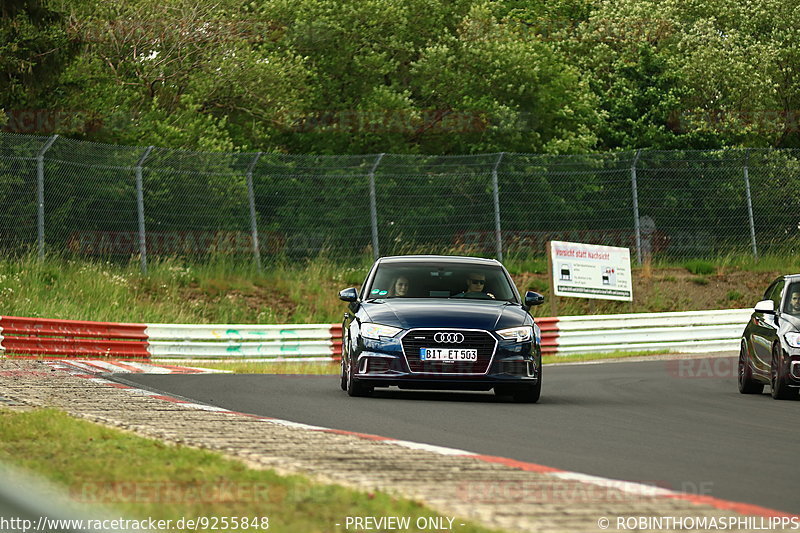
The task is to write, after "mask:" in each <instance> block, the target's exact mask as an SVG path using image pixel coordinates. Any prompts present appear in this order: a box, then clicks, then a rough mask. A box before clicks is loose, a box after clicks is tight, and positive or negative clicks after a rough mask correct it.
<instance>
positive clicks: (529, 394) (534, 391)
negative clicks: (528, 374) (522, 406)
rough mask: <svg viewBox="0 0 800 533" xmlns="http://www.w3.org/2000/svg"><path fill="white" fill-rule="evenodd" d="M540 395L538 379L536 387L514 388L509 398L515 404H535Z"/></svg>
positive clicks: (540, 383) (540, 389) (540, 382)
mask: <svg viewBox="0 0 800 533" xmlns="http://www.w3.org/2000/svg"><path fill="white" fill-rule="evenodd" d="M541 395H542V380H541V379H539V381H538V382H536V385H525V386H520V387H516V388H515V389H514V391H513V392H512V393H511V397H512V398H513V399H514V401H515V402H517V403H536V402H538V401H539V396H541Z"/></svg>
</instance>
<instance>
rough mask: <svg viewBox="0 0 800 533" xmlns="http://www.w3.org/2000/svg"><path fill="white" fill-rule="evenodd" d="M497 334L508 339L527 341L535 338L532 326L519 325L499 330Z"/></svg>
mask: <svg viewBox="0 0 800 533" xmlns="http://www.w3.org/2000/svg"><path fill="white" fill-rule="evenodd" d="M497 334H498V335H500V336H501V337H503V338H504V339H506V340H508V341H517V342H527V341H529V340H531V338H533V328H532V327H530V326H519V327H516V328H508V329H501V330H498V331H497Z"/></svg>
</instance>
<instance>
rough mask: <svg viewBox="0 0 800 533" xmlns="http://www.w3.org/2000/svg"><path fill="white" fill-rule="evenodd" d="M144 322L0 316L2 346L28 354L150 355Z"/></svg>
mask: <svg viewBox="0 0 800 533" xmlns="http://www.w3.org/2000/svg"><path fill="white" fill-rule="evenodd" d="M146 327H147V326H146V325H145V324H120V323H114V322H88V321H83V320H57V319H49V318H25V317H16V316H3V317H0V328H2V334H3V337H4V338H3V341H2V342H3V347H4V348H5V350H6V351H8V352H12V353H18V354H26V355H57V356H78V357H87V356H93V357H97V356H106V357H135V358H148V357H150V354H149V353H148V352H147V335H146V334H145V332H144V330H145V328H146Z"/></svg>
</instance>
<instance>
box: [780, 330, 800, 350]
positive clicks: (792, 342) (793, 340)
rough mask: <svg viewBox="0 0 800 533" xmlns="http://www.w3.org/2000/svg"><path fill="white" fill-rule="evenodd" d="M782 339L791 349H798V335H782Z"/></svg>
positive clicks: (799, 346) (799, 341)
mask: <svg viewBox="0 0 800 533" xmlns="http://www.w3.org/2000/svg"><path fill="white" fill-rule="evenodd" d="M783 338H784V339H786V342H787V343H788V344H789V346H791V347H792V348H800V333H784V334H783Z"/></svg>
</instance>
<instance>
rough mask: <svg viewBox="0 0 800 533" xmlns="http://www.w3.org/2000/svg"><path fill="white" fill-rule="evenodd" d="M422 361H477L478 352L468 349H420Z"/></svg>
mask: <svg viewBox="0 0 800 533" xmlns="http://www.w3.org/2000/svg"><path fill="white" fill-rule="evenodd" d="M419 358H420V359H422V360H423V361H477V360H478V350H470V349H468V348H420V349H419Z"/></svg>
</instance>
